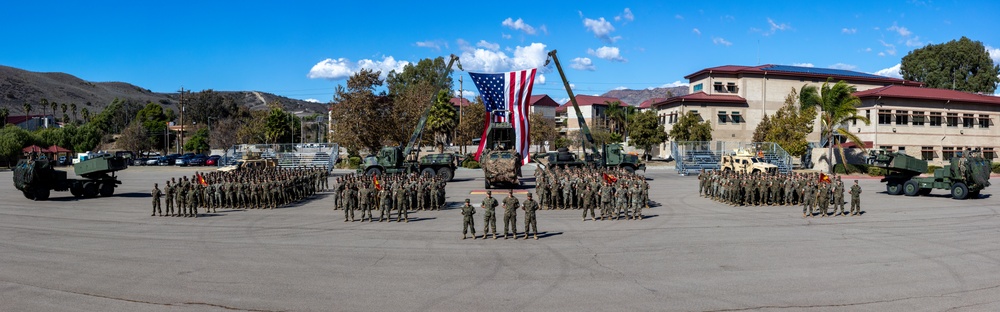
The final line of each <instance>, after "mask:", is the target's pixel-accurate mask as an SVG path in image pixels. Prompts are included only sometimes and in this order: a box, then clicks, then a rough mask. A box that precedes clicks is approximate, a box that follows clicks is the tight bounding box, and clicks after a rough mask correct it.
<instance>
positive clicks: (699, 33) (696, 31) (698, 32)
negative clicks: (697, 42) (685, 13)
mask: <svg viewBox="0 0 1000 312" xmlns="http://www.w3.org/2000/svg"><path fill="white" fill-rule="evenodd" d="M691 32H693V33H695V34H697V35H699V36H701V31H700V30H698V28H695V29H692V30H691Z"/></svg>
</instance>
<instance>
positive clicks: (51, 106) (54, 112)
mask: <svg viewBox="0 0 1000 312" xmlns="http://www.w3.org/2000/svg"><path fill="white" fill-rule="evenodd" d="M49 107H50V108H52V115H53V116H52V119H55V118H56V117H55V114H56V110H57V109H59V103H56V102H55V101H52V102H49Z"/></svg>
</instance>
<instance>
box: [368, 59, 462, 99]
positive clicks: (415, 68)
mask: <svg viewBox="0 0 1000 312" xmlns="http://www.w3.org/2000/svg"><path fill="white" fill-rule="evenodd" d="M447 66H448V63H447V62H446V61H445V59H444V58H443V57H437V58H435V59H422V60H420V61H419V62H417V63H416V64H415V65H414V64H412V63H411V64H407V65H406V66H403V70H402V71H400V72H396V71H395V70H393V71H391V72H389V74H388V75H387V76H386V79H385V83H386V85H387V86H388V87H389V96H391V97H393V98H395V97H396V96H398V95H400V94H402V93H403V92H406V91H407V89H410V88H414V87H420V88H422V87H424V86H420V85H421V84H423V83H428V84H430V86H429V87H430V88H431V90H432V92H437V91H438V90H451V89H452V87H453V84H454V82H453V81H452V79H447V78H445V77H447V76H451V71H448V72H446V71H445V70H446V69H447ZM442 78H444V79H442ZM441 82H443V83H442V84H440V85H438V83H441ZM432 94H433V93H430V94H427V96H425V97H424V98H423V99H424V104H426V100H427V99H428V98H430V96H431V95H432Z"/></svg>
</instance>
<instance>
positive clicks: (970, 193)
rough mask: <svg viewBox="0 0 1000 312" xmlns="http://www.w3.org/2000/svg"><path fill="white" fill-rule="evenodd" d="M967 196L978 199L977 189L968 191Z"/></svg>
mask: <svg viewBox="0 0 1000 312" xmlns="http://www.w3.org/2000/svg"><path fill="white" fill-rule="evenodd" d="M968 198H970V199H978V198H979V191H975V192H969V197H968Z"/></svg>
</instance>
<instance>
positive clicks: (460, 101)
mask: <svg viewBox="0 0 1000 312" xmlns="http://www.w3.org/2000/svg"><path fill="white" fill-rule="evenodd" d="M450 102H451V105H455V106H469V105H472V102H470V101H469V99H466V98H460V97H453V98H451V100H450Z"/></svg>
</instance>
